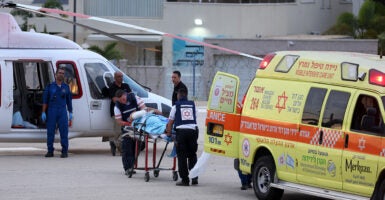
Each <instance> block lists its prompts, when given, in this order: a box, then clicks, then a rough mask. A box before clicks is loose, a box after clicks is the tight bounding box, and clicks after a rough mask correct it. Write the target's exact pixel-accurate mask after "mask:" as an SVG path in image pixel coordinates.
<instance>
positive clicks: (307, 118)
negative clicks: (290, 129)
mask: <svg viewBox="0 0 385 200" xmlns="http://www.w3.org/2000/svg"><path fill="white" fill-rule="evenodd" d="M326 91H327V90H326V89H323V88H310V91H309V95H308V96H307V98H306V103H305V108H304V110H303V115H302V123H303V124H310V125H318V121H319V118H320V114H321V108H322V104H323V101H324V99H325V95H326Z"/></svg>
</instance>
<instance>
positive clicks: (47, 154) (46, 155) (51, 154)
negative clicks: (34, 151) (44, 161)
mask: <svg viewBox="0 0 385 200" xmlns="http://www.w3.org/2000/svg"><path fill="white" fill-rule="evenodd" d="M45 157H46V158H50V157H53V152H47V153H46V154H45Z"/></svg>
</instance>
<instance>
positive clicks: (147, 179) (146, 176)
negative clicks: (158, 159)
mask: <svg viewBox="0 0 385 200" xmlns="http://www.w3.org/2000/svg"><path fill="white" fill-rule="evenodd" d="M149 180H150V173H148V172H146V174H144V181H146V182H148V181H149Z"/></svg>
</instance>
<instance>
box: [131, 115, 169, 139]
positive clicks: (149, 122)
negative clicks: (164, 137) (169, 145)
mask: <svg viewBox="0 0 385 200" xmlns="http://www.w3.org/2000/svg"><path fill="white" fill-rule="evenodd" d="M167 122H168V118H166V117H164V116H162V115H155V114H152V113H147V114H146V115H144V116H143V117H141V118H138V119H135V120H134V121H133V125H134V126H135V128H137V129H138V130H143V131H145V132H146V133H148V134H150V135H161V134H162V133H164V130H165V129H166V125H167Z"/></svg>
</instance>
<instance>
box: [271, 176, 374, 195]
mask: <svg viewBox="0 0 385 200" xmlns="http://www.w3.org/2000/svg"><path fill="white" fill-rule="evenodd" d="M270 186H271V187H275V188H279V189H283V190H289V191H293V192H298V193H303V194H309V195H312V196H317V197H323V198H329V199H341V200H347V199H350V200H369V198H366V197H362V196H357V195H352V194H347V193H343V192H337V191H333V190H327V189H321V188H316V187H311V186H306V185H300V184H296V183H289V182H285V181H280V182H279V183H271V184H270Z"/></svg>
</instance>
